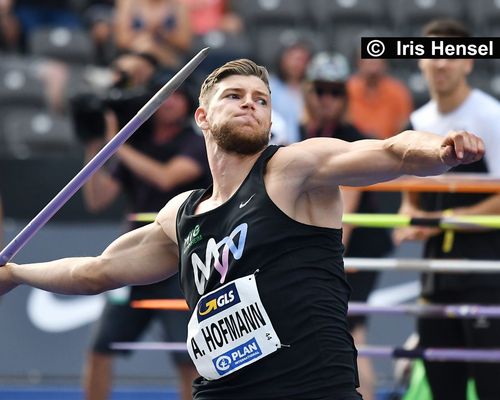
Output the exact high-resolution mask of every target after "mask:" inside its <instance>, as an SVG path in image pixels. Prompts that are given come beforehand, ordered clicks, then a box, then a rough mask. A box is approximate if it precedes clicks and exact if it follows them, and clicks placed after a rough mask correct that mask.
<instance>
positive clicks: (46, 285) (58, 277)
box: [2, 257, 120, 295]
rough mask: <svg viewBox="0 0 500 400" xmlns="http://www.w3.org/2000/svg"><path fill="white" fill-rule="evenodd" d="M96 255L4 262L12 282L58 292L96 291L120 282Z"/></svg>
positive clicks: (84, 292)
mask: <svg viewBox="0 0 500 400" xmlns="http://www.w3.org/2000/svg"><path fill="white" fill-rule="evenodd" d="M102 262H103V261H102V260H101V259H100V258H99V257H78V258H63V259H60V260H55V261H49V262H44V263H34V264H22V265H16V264H7V265H6V266H4V267H2V268H5V269H6V271H3V272H5V273H6V274H8V275H9V278H10V281H11V282H12V283H13V284H14V285H29V286H33V287H36V288H39V289H43V290H47V291H50V292H54V293H59V294H86V295H89V294H97V293H100V292H103V291H105V290H109V289H112V288H115V287H118V286H120V285H119V284H118V283H117V282H113V281H112V280H111V279H108V278H107V276H106V275H105V274H103V273H101V272H100V271H102V270H103V269H102Z"/></svg>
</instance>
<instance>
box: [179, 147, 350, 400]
mask: <svg viewBox="0 0 500 400" xmlns="http://www.w3.org/2000/svg"><path fill="white" fill-rule="evenodd" d="M277 150H278V147H277V146H269V147H268V148H267V149H266V150H265V151H264V152H263V153H262V155H261V156H260V157H259V159H258V160H257V161H256V163H255V165H254V166H253V168H252V170H251V171H250V172H249V174H248V176H247V177H246V178H245V180H244V181H243V183H242V184H241V186H240V187H239V189H238V190H237V191H236V193H235V194H234V195H233V196H232V197H231V198H230V199H229V200H228V201H227V202H226V203H224V204H222V205H221V206H219V207H217V208H215V209H213V210H210V211H207V212H205V213H202V214H199V215H195V209H196V206H197V205H198V204H199V202H200V201H201V200H202V199H204V198H206V197H208V196H209V195H210V191H211V189H210V188H209V189H207V190H198V191H195V192H193V193H192V194H191V195H190V196H189V198H188V199H187V200H186V201H185V202H184V204H183V205H182V206H181V207H180V209H179V213H178V215H177V238H178V242H179V257H180V274H179V275H180V279H181V286H182V290H183V292H184V295H185V297H186V300H187V302H188V304H189V306H190V308H191V309H194V308H195V306H196V303H197V301H198V300H199V298H200V296H201V295H202V294H205V293H208V292H210V291H212V290H214V289H216V288H218V287H220V286H221V285H223V284H225V283H227V282H230V281H233V280H235V279H237V278H240V277H243V276H246V275H251V274H254V273H256V271H257V270H258V272H257V273H256V275H255V276H256V282H257V286H258V289H259V293H260V298H261V300H262V303H263V305H264V307H265V308H266V310H267V313H268V315H269V318H270V320H271V322H272V324H273V326H274V329H275V330H276V333H277V334H278V336H279V337H280V339H281V343H282V344H283V345H284V346H283V347H282V348H280V349H278V350H277V351H276V352H274V353H272V354H270V355H268V356H267V357H265V358H263V359H261V360H258V361H256V362H255V363H253V364H250V365H248V366H246V367H244V368H243V369H241V370H239V371H236V372H234V373H233V374H230V375H228V376H226V377H222V378H220V379H218V380H206V379H203V378H199V379H197V380H196V381H195V385H194V391H195V396H194V398H195V399H197V400H199V399H201V400H207V399H210V400H224V399H232V400H234V399H248V400H250V399H252V400H257V399H263V400H264V399H273V400H280V399H281V400H283V399H287V400H293V399H300V400H307V399H311V400H312V399H315V400H326V399H333V398H335V399H337V398H339V399H341V398H342V399H344V398H346V399H347V398H349V399H351V398H358V397H357V395H356V391H355V388H356V387H357V386H358V377H357V369H356V356H357V353H356V350H355V347H354V344H353V340H352V337H351V335H350V333H349V331H348V327H347V322H346V314H347V302H348V299H349V293H350V288H349V286H348V284H347V282H346V279H345V273H344V268H343V261H342V252H343V246H342V241H341V236H342V232H341V230H340V229H329V228H322V227H316V226H310V225H306V224H302V223H299V222H297V221H294V220H293V219H291V218H290V217H288V216H287V215H286V214H285V213H283V212H282V211H281V210H280V209H279V208H278V207H277V206H276V205H275V204H274V203H273V202H272V200H271V199H270V197H269V196H268V194H267V192H266V189H265V185H264V171H265V167H266V164H267V161H268V160H269V159H270V158H271V157H272V156H273V155H274V154H275V152H276V151H277ZM285 345H288V346H289V347H288V346H285Z"/></svg>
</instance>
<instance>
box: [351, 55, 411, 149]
mask: <svg viewBox="0 0 500 400" xmlns="http://www.w3.org/2000/svg"><path fill="white" fill-rule="evenodd" d="M357 66H358V69H357V73H356V74H355V75H353V76H352V77H351V78H350V79H349V82H348V84H347V88H348V92H349V118H350V121H351V122H352V123H353V124H354V125H355V126H356V127H357V128H358V129H360V130H361V131H363V132H364V133H365V134H367V135H369V136H371V137H374V138H377V139H386V138H388V137H390V136H393V135H395V134H396V133H399V132H401V131H402V130H403V129H404V128H405V127H406V126H407V125H408V120H409V117H410V112H411V111H412V110H413V101H412V98H411V94H410V92H409V90H408V89H407V88H406V86H404V84H403V83H402V82H401V81H399V80H397V79H395V78H393V77H391V76H390V75H389V74H388V72H387V68H388V67H387V62H386V60H383V59H379V58H373V59H363V58H359V59H358V65H357Z"/></svg>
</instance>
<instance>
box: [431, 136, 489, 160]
mask: <svg viewBox="0 0 500 400" xmlns="http://www.w3.org/2000/svg"><path fill="white" fill-rule="evenodd" d="M439 155H440V157H441V160H442V161H443V163H444V164H446V165H448V166H449V167H455V166H457V165H460V164H470V163H473V162H475V161H479V160H480V159H481V158H482V157H483V156H484V142H483V141H482V139H481V138H479V137H477V136H476V135H474V134H472V133H469V132H467V131H451V132H449V133H448V134H447V135H446V137H445V138H444V140H443V142H442V143H441V149H440V152H439Z"/></svg>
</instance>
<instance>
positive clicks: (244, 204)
mask: <svg viewBox="0 0 500 400" xmlns="http://www.w3.org/2000/svg"><path fill="white" fill-rule="evenodd" d="M253 196H255V193H254V194H252V195H251V196H250V198H249V199H248V200H247V201H245V202H244V203H240V208H243V207H245V206H246V205H247V204H248V203H249V202H250V200H252V199H253Z"/></svg>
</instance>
